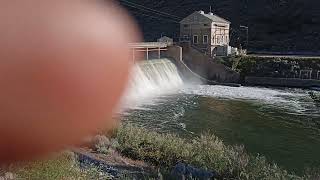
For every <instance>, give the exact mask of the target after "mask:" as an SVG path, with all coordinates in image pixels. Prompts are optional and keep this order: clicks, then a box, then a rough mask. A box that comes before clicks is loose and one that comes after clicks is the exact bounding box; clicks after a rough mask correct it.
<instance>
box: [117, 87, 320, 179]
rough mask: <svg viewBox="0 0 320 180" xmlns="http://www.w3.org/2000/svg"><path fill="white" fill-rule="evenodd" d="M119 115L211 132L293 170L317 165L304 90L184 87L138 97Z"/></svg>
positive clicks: (319, 128) (316, 123) (316, 121)
mask: <svg viewBox="0 0 320 180" xmlns="http://www.w3.org/2000/svg"><path fill="white" fill-rule="evenodd" d="M123 119H124V122H130V123H132V124H136V125H139V126H143V127H146V128H148V129H152V130H156V131H160V132H173V133H177V134H179V135H181V136H184V137H188V136H197V135H199V134H201V133H205V132H213V133H214V134H215V135H217V136H218V137H219V138H220V139H222V140H223V141H224V142H225V143H226V144H231V145H233V144H243V145H245V147H246V149H247V151H248V152H249V153H252V154H257V153H259V154H263V155H265V156H266V157H267V158H268V159H269V161H272V162H275V163H277V164H278V165H280V166H282V167H283V168H285V169H287V170H289V171H294V172H296V173H298V174H300V173H302V171H303V170H304V169H305V168H307V167H320V109H319V108H318V107H317V106H316V105H315V104H314V103H313V101H312V100H311V98H310V97H309V96H308V91H305V90H299V89H267V88H256V87H241V88H234V87H223V86H189V87H184V88H182V89H180V90H178V91H176V92H174V93H173V94H171V95H166V96H161V97H157V98H153V99H150V100H147V101H144V102H143V103H141V104H139V105H138V106H136V107H135V108H132V109H130V110H128V111H126V113H124V117H123Z"/></svg>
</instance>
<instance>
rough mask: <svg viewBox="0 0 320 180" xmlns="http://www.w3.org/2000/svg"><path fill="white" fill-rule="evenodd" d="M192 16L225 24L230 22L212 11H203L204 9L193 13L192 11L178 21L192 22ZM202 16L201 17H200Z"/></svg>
mask: <svg viewBox="0 0 320 180" xmlns="http://www.w3.org/2000/svg"><path fill="white" fill-rule="evenodd" d="M193 17H198V18H197V19H198V20H206V21H211V22H217V23H226V24H231V22H230V21H228V20H226V19H224V18H222V17H220V16H218V15H216V14H213V13H208V14H206V13H204V11H196V12H194V13H192V14H191V15H189V16H188V17H186V18H184V19H183V20H182V21H180V23H192V22H194V21H195V20H194V18H193ZM200 17H202V18H200Z"/></svg>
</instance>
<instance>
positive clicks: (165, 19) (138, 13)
mask: <svg viewBox="0 0 320 180" xmlns="http://www.w3.org/2000/svg"><path fill="white" fill-rule="evenodd" d="M132 13H133V14H136V15H142V16H147V17H151V18H154V19H159V20H164V21H171V22H175V23H179V21H176V20H173V19H167V18H164V17H157V16H152V15H149V14H144V13H140V12H135V11H133V12H132Z"/></svg>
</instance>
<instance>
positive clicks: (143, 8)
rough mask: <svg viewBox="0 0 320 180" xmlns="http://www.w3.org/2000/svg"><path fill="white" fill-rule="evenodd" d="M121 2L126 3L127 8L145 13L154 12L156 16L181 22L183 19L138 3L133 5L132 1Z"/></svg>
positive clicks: (122, 0)
mask: <svg viewBox="0 0 320 180" xmlns="http://www.w3.org/2000/svg"><path fill="white" fill-rule="evenodd" d="M120 1H121V2H122V3H124V4H125V5H127V6H130V7H133V8H136V9H139V10H142V11H145V12H149V13H150V12H152V13H155V14H158V15H161V16H166V17H171V18H174V19H176V20H181V19H182V18H181V17H178V16H176V15H172V14H169V13H166V12H161V11H158V10H155V9H151V8H149V7H146V6H143V5H140V4H137V3H133V2H130V1H127V0H120Z"/></svg>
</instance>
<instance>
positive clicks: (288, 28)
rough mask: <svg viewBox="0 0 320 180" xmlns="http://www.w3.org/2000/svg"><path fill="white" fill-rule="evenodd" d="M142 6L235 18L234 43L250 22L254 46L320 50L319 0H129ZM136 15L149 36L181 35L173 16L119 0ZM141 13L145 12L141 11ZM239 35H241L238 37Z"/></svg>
mask: <svg viewBox="0 0 320 180" xmlns="http://www.w3.org/2000/svg"><path fill="white" fill-rule="evenodd" d="M127 1H130V2H134V3H138V4H141V5H143V6H146V7H149V8H152V9H156V10H159V11H162V12H167V13H169V14H173V15H176V16H179V17H181V18H183V17H186V16H187V15H189V14H191V13H192V12H194V11H198V10H205V11H209V7H210V6H212V7H213V11H214V13H216V14H218V15H220V16H222V17H224V18H226V19H228V20H230V21H231V22H232V33H231V34H232V35H231V36H232V45H233V46H238V45H239V44H240V43H241V42H242V43H244V40H245V31H241V30H240V29H239V26H240V25H245V26H249V28H250V37H249V39H250V43H249V48H250V49H251V50H259V51H283V52H288V51H298V52H315V51H317V52H320V43H319V42H320V1H319V0H157V1H154V0H127ZM120 2H121V4H122V5H123V6H125V7H126V8H127V9H129V11H130V12H131V13H132V15H133V16H135V18H136V19H137V21H138V23H139V24H140V26H141V29H142V31H143V33H144V36H145V39H146V40H150V41H151V40H155V39H156V38H158V37H160V35H161V33H162V34H164V35H167V36H171V37H172V36H178V32H179V31H178V30H179V29H178V28H179V26H178V24H177V23H175V22H171V20H173V19H171V18H168V17H164V18H155V17H147V16H146V15H145V14H148V15H152V16H156V17H158V15H156V14H152V13H147V12H144V11H141V10H139V9H136V8H132V7H128V6H127V5H125V3H123V1H120ZM142 13H143V14H144V15H142ZM239 37H240V38H239Z"/></svg>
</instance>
